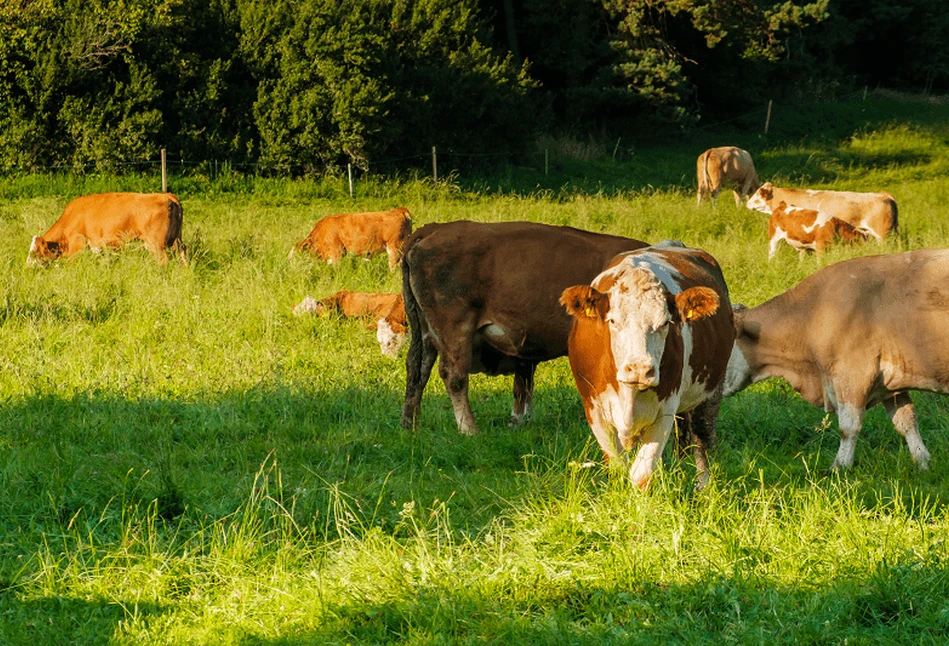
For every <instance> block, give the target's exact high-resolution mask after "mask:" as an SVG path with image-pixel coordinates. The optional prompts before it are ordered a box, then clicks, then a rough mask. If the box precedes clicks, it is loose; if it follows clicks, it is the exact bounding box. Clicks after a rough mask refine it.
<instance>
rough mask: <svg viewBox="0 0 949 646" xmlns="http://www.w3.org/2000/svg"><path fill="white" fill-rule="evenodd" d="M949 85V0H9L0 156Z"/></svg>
mask: <svg viewBox="0 0 949 646" xmlns="http://www.w3.org/2000/svg"><path fill="white" fill-rule="evenodd" d="M947 83H949V12H945V11H943V7H942V0H2V1H0V168H7V169H11V168H15V169H31V168H37V167H49V166H56V165H64V166H72V167H88V166H90V165H92V166H93V167H96V168H98V169H100V170H104V169H109V168H110V167H113V166H115V165H117V164H121V163H123V162H126V161H135V160H141V159H148V158H155V156H156V155H157V152H158V150H159V149H160V148H166V149H167V150H168V151H169V154H170V155H171V156H172V157H178V158H180V159H187V160H194V161H202V160H228V161H231V162H236V163H241V162H247V163H255V164H261V165H265V166H268V167H271V168H273V169H275V170H277V171H280V169H285V170H289V169H296V170H295V171H294V172H305V173H322V172H325V171H327V170H331V169H334V168H340V167H344V166H345V165H346V164H354V165H355V166H357V167H366V166H367V165H369V164H370V163H372V161H373V160H379V159H394V158H400V157H404V158H406V159H409V158H413V157H415V156H418V155H420V154H424V153H425V152H426V151H429V150H430V149H431V146H432V145H438V146H440V147H443V148H444V149H447V150H451V149H457V150H463V151H465V152H468V153H473V154H474V153H478V152H486V153H487V152H491V153H499V152H500V153H512V154H513V153H518V152H522V151H525V150H528V149H530V147H531V145H532V143H533V142H535V141H536V139H537V137H538V135H540V134H556V133H564V132H569V133H575V134H580V135H582V136H590V135H593V136H597V135H609V136H614V137H615V136H618V135H622V136H624V137H628V138H630V139H632V140H636V139H637V138H640V139H642V138H649V137H657V136H663V135H664V134H668V133H676V132H682V131H683V130H686V131H687V130H688V129H690V128H693V127H695V126H697V125H701V124H702V123H708V122H709V121H711V120H716V119H727V118H729V117H730V116H733V115H735V114H740V113H741V112H743V111H747V109H748V106H750V105H754V106H760V105H762V104H763V103H765V102H767V100H768V99H770V98H782V97H783V98H794V99H798V100H800V99H805V100H826V99H832V98H834V96H835V95H837V94H839V93H840V92H842V91H850V90H851V89H852V88H854V87H858V86H863V85H871V86H876V85H882V86H886V87H891V88H898V89H899V88H904V89H913V90H916V91H926V92H937V91H941V90H944V89H945V88H946V85H947Z"/></svg>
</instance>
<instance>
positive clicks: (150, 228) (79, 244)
mask: <svg viewBox="0 0 949 646" xmlns="http://www.w3.org/2000/svg"><path fill="white" fill-rule="evenodd" d="M182 215H183V211H182V208H181V202H179V201H178V198H177V197H175V196H174V195H172V194H171V193H99V194H95V195H85V196H83V197H79V198H76V199H75V200H73V201H72V202H70V203H69V204H67V205H66V209H65V210H64V211H63V214H62V215H61V216H60V217H59V219H58V220H56V222H55V223H54V224H53V226H51V227H50V228H49V230H48V231H46V233H44V234H43V235H40V236H34V237H33V241H32V242H31V243H30V252H29V254H28V255H27V260H26V261H27V264H30V265H35V264H45V263H47V262H50V261H53V260H56V259H57V258H66V257H69V256H72V255H73V254H76V253H79V252H80V251H82V249H83V248H84V247H85V246H86V245H87V244H88V245H89V248H90V249H92V250H93V251H95V252H100V251H102V250H103V249H104V248H106V247H109V248H116V247H119V246H120V245H122V244H123V243H125V242H126V241H128V240H141V241H142V242H144V243H145V248H146V249H148V250H149V251H150V252H151V253H152V255H154V256H155V258H156V259H157V260H158V261H159V262H161V263H162V264H165V263H167V262H168V253H167V250H168V249H169V248H171V249H173V250H175V251H177V252H178V253H179V255H180V256H181V261H182V262H183V263H185V262H186V259H185V248H184V245H183V244H182V242H181V222H182Z"/></svg>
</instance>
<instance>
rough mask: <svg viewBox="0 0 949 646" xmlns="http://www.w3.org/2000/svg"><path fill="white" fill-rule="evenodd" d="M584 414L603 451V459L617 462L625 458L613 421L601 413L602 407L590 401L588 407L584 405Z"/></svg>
mask: <svg viewBox="0 0 949 646" xmlns="http://www.w3.org/2000/svg"><path fill="white" fill-rule="evenodd" d="M584 414H585V415H586V418H587V423H588V424H589V425H590V430H591V431H593V437H595V438H596V441H597V444H599V445H600V450H601V451H603V459H604V460H606V461H607V462H619V463H620V464H622V461H623V460H624V458H625V454H624V453H623V448H622V445H621V444H620V439H619V436H618V435H617V433H616V429H615V428H614V427H613V423H612V422H611V421H610V420H609V418H607V417H606V416H605V415H603V412H602V408H601V407H600V406H599V405H597V403H596V402H591V405H590V406H589V409H587V406H586V405H584Z"/></svg>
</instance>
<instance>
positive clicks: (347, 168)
mask: <svg viewBox="0 0 949 646" xmlns="http://www.w3.org/2000/svg"><path fill="white" fill-rule="evenodd" d="M346 170H347V171H348V172H349V197H353V165H352V164H351V163H349V164H346Z"/></svg>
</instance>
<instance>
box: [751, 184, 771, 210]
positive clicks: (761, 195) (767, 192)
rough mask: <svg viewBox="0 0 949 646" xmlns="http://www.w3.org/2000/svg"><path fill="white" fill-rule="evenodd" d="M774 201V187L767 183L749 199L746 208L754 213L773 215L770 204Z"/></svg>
mask: <svg viewBox="0 0 949 646" xmlns="http://www.w3.org/2000/svg"><path fill="white" fill-rule="evenodd" d="M772 199H774V186H773V185H772V184H771V182H765V183H764V184H762V185H761V187H760V188H759V189H758V190H757V191H755V194H754V195H752V196H751V197H749V198H748V202H746V203H745V206H746V207H747V208H749V209H751V210H752V211H761V212H762V213H767V214H768V215H770V214H771V207H770V206H769V203H770V202H771V200H772Z"/></svg>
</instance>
